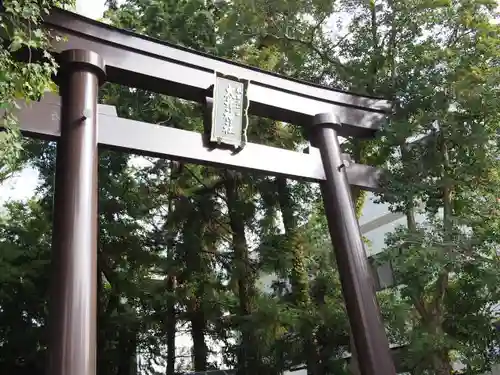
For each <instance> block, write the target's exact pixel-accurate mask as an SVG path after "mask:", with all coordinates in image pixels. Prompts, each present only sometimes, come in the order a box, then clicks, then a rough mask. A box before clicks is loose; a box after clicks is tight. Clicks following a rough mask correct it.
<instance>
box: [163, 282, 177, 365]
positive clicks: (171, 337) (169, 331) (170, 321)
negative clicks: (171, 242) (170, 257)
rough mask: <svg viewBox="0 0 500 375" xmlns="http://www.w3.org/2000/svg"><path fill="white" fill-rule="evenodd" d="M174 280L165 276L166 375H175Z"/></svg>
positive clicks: (175, 319)
mask: <svg viewBox="0 0 500 375" xmlns="http://www.w3.org/2000/svg"><path fill="white" fill-rule="evenodd" d="M175 288H176V278H175V276H173V275H168V276H167V292H168V297H167V317H166V322H165V331H166V332H165V333H166V342H167V368H166V375H175V334H176V322H177V316H176V313H175V298H174V296H173V295H174V293H175Z"/></svg>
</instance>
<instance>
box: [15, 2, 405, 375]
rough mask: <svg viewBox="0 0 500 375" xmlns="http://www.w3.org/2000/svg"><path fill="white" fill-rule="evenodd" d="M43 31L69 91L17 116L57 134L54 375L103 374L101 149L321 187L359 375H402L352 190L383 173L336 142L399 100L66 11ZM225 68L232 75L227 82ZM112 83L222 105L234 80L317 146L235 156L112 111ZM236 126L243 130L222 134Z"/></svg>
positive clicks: (38, 130) (371, 123)
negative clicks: (106, 99) (108, 99)
mask: <svg viewBox="0 0 500 375" xmlns="http://www.w3.org/2000/svg"><path fill="white" fill-rule="evenodd" d="M44 26H45V27H46V28H47V29H49V30H50V31H51V33H53V34H59V35H61V36H64V38H65V41H54V44H53V46H54V53H55V54H56V57H57V58H58V60H59V62H60V70H59V73H58V81H59V82H60V86H59V88H60V94H61V98H60V99H59V98H58V97H54V96H46V97H45V98H44V99H43V100H42V101H41V102H39V103H34V104H33V105H32V106H31V107H28V108H25V109H24V110H23V111H21V113H20V115H19V117H20V123H21V130H22V131H23V132H24V133H25V134H26V135H29V136H36V137H49V138H52V139H57V140H58V145H57V163H56V184H55V199H54V210H55V211H56V212H57V215H54V216H55V219H54V228H53V241H52V252H53V258H52V259H53V262H54V265H55V268H54V269H55V272H54V274H53V275H52V278H53V280H52V281H53V285H54V286H55V287H54V290H53V291H52V295H51V305H50V310H49V311H50V316H49V318H50V322H49V327H50V346H49V356H50V361H49V368H48V372H47V374H49V375H95V373H96V320H97V316H96V302H97V284H96V282H97V218H98V210H97V183H98V181H97V160H98V154H97V150H98V144H99V145H101V146H103V147H111V148H115V149H119V150H123V151H126V152H133V153H135V154H140V155H151V156H158V157H163V158H169V159H179V160H185V161H189V162H194V163H203V164H208V165H216V166H225V167H229V168H234V169H245V170H253V171H259V172H265V173H267V174H274V175H280V176H286V177H289V178H292V179H302V180H307V181H316V182H319V183H320V186H321V191H322V195H323V200H324V203H325V211H326V216H327V220H328V226H329V230H330V235H331V238H332V243H333V245H334V249H335V255H336V258H337V263H338V267H339V273H340V278H341V282H342V290H343V295H344V299H345V302H346V306H347V312H348V314H349V321H350V325H351V329H352V334H353V338H354V344H355V349H356V352H357V356H358V361H359V369H360V372H361V374H362V375H394V374H395V370H394V365H393V362H392V359H391V356H390V352H389V345H388V340H387V336H386V333H385V330H384V326H383V322H382V319H381V316H380V311H379V307H378V303H377V300H376V295H375V289H374V285H373V280H372V275H371V273H370V268H369V265H368V261H367V257H366V254H365V250H364V246H363V241H362V238H361V234H360V230H359V225H358V221H357V219H356V215H355V210H354V205H353V201H352V197H351V190H350V186H349V184H351V185H356V186H358V187H360V188H362V189H365V190H376V189H377V187H378V185H377V184H378V180H379V176H380V171H378V170H377V169H375V168H373V167H369V166H364V165H360V164H352V163H348V162H346V155H343V154H342V153H341V149H340V146H339V141H338V136H339V135H340V136H354V137H370V136H373V135H374V133H375V132H376V130H377V127H378V125H377V124H378V123H380V122H381V121H382V120H383V119H384V118H385V117H386V115H387V114H388V112H389V111H390V108H391V104H390V103H389V102H387V101H385V100H379V99H375V98H369V97H363V96H356V95H353V94H349V93H346V92H342V91H337V90H333V89H330V88H326V87H322V86H318V85H313V84H309V83H305V82H300V81H297V80H293V79H289V78H286V77H282V76H279V75H276V74H273V73H270V72H266V71H263V70H259V69H257V68H253V67H249V66H245V65H242V64H237V63H234V62H231V61H227V60H223V59H220V58H216V57H213V56H209V55H206V54H202V53H199V52H196V51H193V50H190V49H187V48H183V47H179V46H175V45H172V44H168V43H164V42H160V41H158V40H154V39H151V38H148V37H144V36H141V35H137V34H134V33H131V32H129V31H125V30H120V29H117V28H114V27H111V26H109V25H106V24H104V23H99V22H96V21H93V20H90V19H87V18H85V17H82V16H79V15H76V14H74V13H70V12H67V11H63V10H60V9H53V10H52V11H51V13H50V15H49V16H47V17H46V19H45V21H44ZM217 74H224V75H227V76H231V77H233V78H231V77H229V78H228V77H226V78H228V79H229V81H224V79H225V78H224V77H222V76H220V77H219V76H218V75H217ZM231 79H232V81H231ZM106 80H107V81H108V82H113V83H118V84H121V85H125V86H130V87H136V88H142V89H146V90H149V91H154V92H157V93H163V94H167V95H170V96H175V97H179V98H183V99H187V100H191V101H195V102H199V103H203V104H205V105H206V106H207V110H210V109H211V104H212V103H214V107H215V106H216V105H217V103H219V102H220V101H221V100H222V97H221V95H219V94H217V90H218V88H217V87H219V89H220V87H223V86H224V85H226V89H227V87H228V86H227V85H229V86H230V85H231V84H233V83H234V85H235V86H234V87H237V90H240V89H241V90H243V89H244V92H243V91H242V92H243V99H242V102H241V103H239V104H238V103H236V105H237V106H238V108H240V105H241V104H243V105H244V106H248V112H249V113H252V114H255V115H258V116H262V117H267V118H272V119H275V120H279V121H284V122H288V123H293V124H296V125H301V126H304V127H307V128H309V130H310V133H311V135H312V137H311V138H312V139H311V141H312V145H313V146H315V147H311V148H310V150H309V153H308V154H305V153H300V152H294V151H289V150H283V149H279V148H273V147H268V146H262V145H256V144H247V145H246V146H245V147H244V148H243V149H241V150H240V151H239V152H237V153H234V152H232V151H231V150H228V149H227V148H218V147H217V146H214V145H213V144H212V143H210V142H209V140H207V138H206V136H204V135H203V134H200V133H195V132H189V131H185V130H179V129H174V128H169V127H162V126H158V125H153V124H147V123H143V122H139V121H133V120H128V119H124V118H119V117H117V115H116V111H115V110H114V108H113V107H110V106H104V105H98V104H97V97H98V91H99V86H100V85H101V84H102V83H103V82H104V81H106ZM228 82H229V83H228ZM231 82H232V83H231ZM214 85H215V92H214V91H213V90H212V88H213V87H214ZM238 85H240V86H238ZM231 90H232V89H231ZM212 96H213V99H212ZM231 103H232V102H231ZM227 108H229V107H226V110H227ZM231 108H232V107H231ZM219 109H220V106H219ZM238 110H239V111H240V112H238V113H243V114H244V113H245V108H243V109H241V108H240V109H238ZM217 111H219V110H216V109H214V110H213V113H214V116H213V121H214V123H212V124H211V125H212V135H214V133H217V132H219V133H218V134H219V135H218V136H217V139H216V140H217V141H218V142H220V141H221V140H222V143H229V144H234V145H236V144H239V145H242V144H243V140H242V136H243V133H240V131H241V130H243V132H244V129H243V127H244V125H245V121H244V119H242V120H241V121H240V122H239V123H238V121H236V125H237V126H239V128H238V130H237V132H236V134H235V133H234V132H233V133H231V131H229V132H227V129H226V130H224V129H222V128H221V127H219V128H217V129H216V126H218V125H217V124H216V123H217V122H220V121H222V120H221V119H222V117H220V116H219V115H218V113H219V112H217ZM241 111H243V112H241ZM221 113H222V112H221ZM231 113H232V112H231ZM59 114H60V119H59ZM226 115H227V114H222V115H221V116H226ZM233 117H234V116H233ZM224 118H226V117H224ZM226 125H227V123H226ZM223 126H225V125H223ZM214 129H215V130H214ZM221 129H222V130H221ZM221 131H222V133H221ZM228 133H231V134H233V135H232V136H228V137H229V138H228V139H223V138H224V137H223V136H221V134H223V135H224V134H226V135H227V134H228ZM213 140H214V139H212V141H213Z"/></svg>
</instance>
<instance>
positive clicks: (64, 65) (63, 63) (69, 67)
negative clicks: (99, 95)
mask: <svg viewBox="0 0 500 375" xmlns="http://www.w3.org/2000/svg"><path fill="white" fill-rule="evenodd" d="M57 60H58V63H59V66H60V68H59V71H58V74H57V78H56V79H57V81H61V80H64V79H65V78H66V77H67V74H68V73H71V72H73V71H75V70H89V71H91V72H92V73H94V74H95V75H96V76H97V77H98V79H99V85H102V84H103V83H104V82H105V81H106V64H105V62H104V60H103V58H102V57H101V56H100V55H99V54H97V53H95V52H94V51H89V50H82V49H69V50H65V51H63V52H62V53H61V54H60V55H59V56H58V59H57ZM58 83H59V84H60V83H62V82H58Z"/></svg>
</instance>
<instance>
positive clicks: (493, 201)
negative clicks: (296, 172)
mask: <svg viewBox="0 0 500 375" xmlns="http://www.w3.org/2000/svg"><path fill="white" fill-rule="evenodd" d="M4 4H5V6H6V9H7V10H8V12H7V13H6V14H7V16H2V17H10V19H12V20H16V22H17V23H16V25H25V24H26V23H23V22H21V21H19V19H20V18H19V17H34V18H33V20H32V21H33V23H35V22H37V24H38V22H39V17H40V15H41V13H42V12H43V11H44V9H45V8H46V7H48V6H50V5H53V3H49V2H46V1H13V0H12V1H4ZM8 4H10V5H8ZM109 5H110V8H109V11H108V12H107V14H106V18H107V20H108V22H111V23H112V24H114V25H117V26H119V27H121V28H125V29H128V30H132V31H135V32H139V33H142V34H147V35H149V36H153V37H155V38H158V39H162V40H168V41H170V42H173V43H177V44H180V45H184V46H187V47H191V48H194V49H197V50H201V51H204V52H208V53H211V54H215V55H218V56H221V57H226V58H230V59H233V60H238V61H242V62H245V63H247V64H251V65H254V66H259V67H261V68H264V69H268V70H272V71H275V72H278V73H282V74H286V75H288V76H291V77H294V78H299V79H304V80H307V81H311V82H316V83H321V84H325V85H330V86H335V87H340V88H343V89H349V90H352V91H355V92H359V93H364V94H369V95H376V96H382V97H385V98H388V99H391V100H393V101H394V102H395V111H394V116H393V117H392V118H391V119H390V121H389V122H388V123H387V125H386V126H385V127H384V129H383V130H382V132H381V134H380V136H379V137H378V138H377V139H375V140H370V141H353V140H346V142H345V143H344V144H343V147H345V149H346V151H348V152H350V153H351V154H352V155H353V157H354V159H355V160H356V161H359V162H363V163H368V164H373V165H379V166H383V167H385V168H386V169H387V170H388V171H389V174H388V175H389V176H390V179H388V182H387V185H386V189H385V190H384V194H383V195H381V196H380V197H379V199H380V200H381V201H383V202H385V203H386V204H388V205H389V206H390V207H391V209H392V210H394V211H398V212H402V213H404V214H405V215H406V217H407V225H406V226H404V227H401V228H398V229H397V230H396V231H395V232H394V233H391V234H390V235H389V236H388V238H387V250H386V251H385V252H384V253H383V254H382V255H381V256H378V257H377V258H378V259H377V261H380V262H387V261H390V262H391V264H392V266H393V269H394V276H395V280H396V281H397V285H394V286H393V287H391V288H388V289H386V290H384V291H381V292H379V294H378V297H379V301H380V304H381V307H382V310H383V313H384V317H385V319H386V325H387V332H388V334H389V337H390V340H391V342H392V343H393V344H394V345H397V346H401V347H402V348H401V349H400V350H399V358H400V361H398V363H399V365H398V366H400V368H401V369H406V370H408V371H411V373H413V374H422V375H423V374H439V375H445V374H446V375H449V374H451V373H452V372H453V371H461V372H463V373H467V374H481V373H484V372H485V371H487V370H488V369H490V368H491V366H492V365H493V364H494V363H496V362H498V360H499V359H500V358H498V354H499V352H498V345H499V343H498V339H499V337H498V333H497V331H496V330H495V328H494V326H493V320H494V319H495V318H496V316H495V307H496V305H497V304H498V301H499V300H500V296H499V292H500V289H499V288H500V287H499V286H500V263H499V259H498V254H497V249H498V242H499V235H500V232H499V230H500V219H499V218H500V216H499V215H498V207H497V206H498V204H499V203H498V197H499V196H500V184H499V182H500V177H499V172H500V165H498V160H497V154H498V151H499V150H498V139H497V137H498V134H499V129H498V128H499V125H500V122H499V109H500V98H499V97H498V93H497V92H498V87H499V83H500V75H499V73H500V70H499V68H500V66H499V51H500V48H499V47H500V44H499V41H500V39H499V27H498V24H497V23H495V22H494V20H495V17H497V15H496V14H495V7H496V2H495V1H488V0H442V1H441V0H440V1H437V0H433V1H430V0H406V1H393V0H378V1H366V0H338V1H331V0H307V1H306V0H288V1H281V0H280V1H278V0H275V1H270V0H267V1H266V0H251V1H249V0H233V1H232V2H231V4H229V2H225V1H207V0H126V1H123V2H118V3H116V2H109ZM8 6H11V8H10V11H9V8H8ZM26 7H30V8H29V9H31V10H30V12H34V13H29V12H28V13H29V14H28V13H26V12H27V11H25V8H26ZM26 9H28V8H26ZM9 12H10V13H9ZM5 19H7V18H2V22H6V21H5ZM497 20H498V18H497ZM30 22H31V21H30ZM30 22H28V23H27V24H28V25H30ZM4 25H5V23H4V24H2V25H0V26H2V27H4V29H5V30H6V31H8V30H10V26H8V27H7V26H4ZM22 27H24V26H22ZM22 27H21V26H19V28H20V30H21V31H19V33H20V34H19V35H21V36H19V37H18V38H20V39H16V38H17V37H16V35H18V34H12V35H14V37H12V36H11V38H12V41H13V43H12V44H11V45H10V47H9V48H10V50H9V49H5V50H2V56H3V57H2V56H0V59H3V58H5V59H7V60H8V62H6V63H5V64H4V63H3V61H4V60H2V67H4V66H5V67H12V69H10V68H8V69H6V70H5V72H6V73H4V70H2V74H8V75H9V76H8V77H7V76H5V77H4V78H2V79H0V90H1V91H0V93H1V97H2V105H3V106H4V108H7V109H8V112H7V113H9V116H11V115H10V113H11V112H10V109H12V108H13V106H14V104H13V103H14V102H13V101H14V99H15V98H17V97H25V98H28V99H33V98H36V96H37V95H39V94H40V93H41V92H43V91H44V90H45V89H46V88H47V87H50V85H51V81H50V75H51V73H52V72H53V71H54V69H55V65H54V64H53V61H52V60H49V62H48V63H47V65H44V64H41V65H40V64H38V63H28V64H26V63H17V62H14V60H13V58H12V52H13V50H14V49H15V48H16V44H15V43H21V44H27V43H28V41H29V40H32V39H29V37H27V36H26V34H22V33H23V32H26V30H25V29H23V28H22ZM16 30H17V29H16ZM23 30H24V31H23ZM29 30H30V32H34V31H33V29H29ZM37 30H38V29H37ZM39 38H40V39H37V41H36V43H38V44H37V45H36V46H37V47H42V48H47V46H48V45H47V44H46V43H47V39H46V36H45V35H40V37H39ZM9 40H11V39H9ZM17 40H20V42H16V41H17ZM29 43H31V42H29ZM33 43H35V42H33ZM7 60H5V61H7ZM9 69H10V70H9ZM23 69H25V70H23ZM25 77H28V78H30V79H25ZM31 78H33V79H32V80H31ZM24 82H26V84H25V83H24ZM101 94H102V95H101V100H102V102H105V103H107V104H111V105H114V106H116V108H117V110H118V112H119V114H120V115H121V116H123V117H128V118H133V119H139V120H142V121H147V122H150V123H157V124H161V125H164V126H174V127H177V128H183V129H188V130H197V131H203V123H202V114H203V112H202V108H200V106H199V105H197V104H194V103H187V102H185V101H181V100H177V99H174V98H171V97H166V96H164V95H160V94H155V93H151V92H145V91H143V90H138V89H137V90H136V89H129V88H124V87H118V86H115V85H111V84H107V85H105V86H104V87H103V89H102V90H101ZM3 103H5V104H3ZM9 118H11V117H8V119H9ZM8 121H11V120H8ZM12 121H13V120H12ZM12 123H13V122H12ZM10 128H11V129H14V127H10ZM4 134H6V133H4ZM8 134H15V132H13V131H11V132H10V133H8ZM248 135H249V138H250V141H252V142H256V143H261V144H269V145H275V146H279V147H283V148H288V149H300V148H301V147H303V146H304V145H305V144H306V141H307V140H306V139H305V134H304V132H302V131H301V129H297V128H296V127H294V126H293V125H289V124H283V123H280V122H275V121H270V120H266V119H262V118H252V119H251V124H250V127H249V134H248ZM415 139H417V141H415ZM7 141H8V143H9V142H10V143H9V144H10V145H11V147H15V148H16V149H19V147H18V146H17V144H18V142H17V141H16V142H14V141H13V140H7ZM17 154H18V153H17ZM17 154H16V153H10V154H9V155H10V156H9V157H10V159H9V160H2V163H4V165H2V167H1V168H4V166H5V170H11V169H9V168H12V166H14V165H16V163H18V161H19V158H18V157H17ZM23 154H24V155H25V156H23V159H22V160H27V161H28V163H29V164H30V165H31V166H32V167H34V168H35V169H36V170H38V171H39V173H40V185H39V187H38V188H37V191H36V192H35V194H33V196H32V197H28V199H27V200H25V201H20V202H15V201H13V202H9V203H7V204H6V205H5V207H4V208H3V211H2V212H1V217H0V373H5V374H10V373H12V374H16V373H26V374H28V373H30V374H42V373H43V368H44V354H45V349H46V337H45V321H46V318H47V286H48V280H49V276H50V236H51V225H50V223H51V221H52V216H53V215H54V214H57V213H53V212H52V194H53V174H54V168H55V167H54V165H55V145H54V144H52V143H46V142H41V141H30V142H27V143H26V145H25V148H24V153H23ZM3 170H4V169H0V171H3ZM99 177H100V180H99V183H100V188H99V194H100V201H99V209H100V216H99V224H100V236H99V254H98V262H99V305H98V306H99V337H98V344H99V346H98V348H99V353H98V359H99V361H98V362H99V363H98V371H99V374H102V375H111V374H116V375H125V374H126V375H133V374H134V375H135V374H137V373H139V372H140V373H141V374H156V373H165V374H167V375H173V374H175V373H177V372H184V371H191V370H196V371H203V370H208V369H219V368H222V369H225V368H235V369H237V371H238V374H241V375H249V374H253V373H258V374H263V375H264V374H269V375H274V374H280V373H282V372H283V371H285V370H290V369H297V368H304V369H306V371H307V374H308V375H327V374H332V375H338V374H346V373H349V372H351V373H353V372H354V373H355V372H356V366H349V365H348V361H346V360H345V359H344V358H345V357H347V356H348V355H349V352H350V345H351V343H350V333H349V326H348V322H347V317H346V313H345V308H344V304H343V299H342V294H341V288H340V282H339V279H338V274H337V270H336V266H335V260H334V257H333V249H332V247H331V242H330V239H329V235H328V231H327V228H326V222H325V218H324V213H323V210H322V202H321V198H320V194H319V191H318V190H319V189H318V187H317V186H315V185H311V184H306V183H297V182H293V181H288V180H285V179H282V178H277V177H265V176H255V175H251V174H247V173H241V172H235V171H229V170H227V171H226V170H219V169H214V168H207V167H201V166H194V165H190V164H185V163H180V162H172V161H167V160H157V159H144V158H143V159H137V158H136V157H132V156H130V155H125V154H119V153H116V152H110V151H106V152H104V151H103V152H102V153H101V155H100V170H99ZM353 195H354V198H355V199H356V201H357V204H358V209H359V210H358V211H359V212H361V211H362V204H363V202H364V200H365V196H364V195H363V194H362V193H361V192H359V191H353ZM359 360H362V359H359ZM457 361H460V362H461V364H462V366H461V368H460V369H458V368H455V369H452V364H453V363H457Z"/></svg>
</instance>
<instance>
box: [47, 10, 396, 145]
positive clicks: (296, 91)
mask: <svg viewBox="0 0 500 375" xmlns="http://www.w3.org/2000/svg"><path fill="white" fill-rule="evenodd" d="M44 25H45V27H46V28H48V29H49V30H51V31H52V34H55V35H60V36H64V39H63V40H60V41H56V40H54V42H53V46H54V49H55V52H56V53H57V52H62V51H63V50H66V49H82V50H91V51H94V52H96V53H98V54H99V55H100V56H101V57H102V58H103V59H104V61H105V63H106V71H107V75H108V77H107V79H108V81H110V82H114V83H118V84H121V85H126V86H131V87H136V88H142V89H145V90H149V91H153V92H158V93H164V94H167V95H171V96H176V97H179V98H183V99H187V100H192V101H196V102H200V103H203V102H204V100H205V98H206V96H207V95H210V93H209V92H208V91H207V90H208V89H209V88H210V87H211V86H212V85H213V84H214V81H215V73H216V72H219V73H222V74H225V75H231V76H235V77H237V78H239V79H245V80H249V81H250V85H249V89H248V97H249V99H250V107H249V113H250V114H254V115H258V116H262V117H267V118H272V119H275V120H279V121H284V122H289V123H293V124H296V125H303V126H309V125H311V124H312V118H313V117H314V116H315V115H316V114H318V113H325V112H334V113H335V115H336V116H337V118H338V119H339V120H340V122H341V124H338V128H337V131H338V134H339V135H341V136H360V137H367V136H368V137H369V136H372V135H373V134H374V132H375V131H376V130H377V128H378V126H379V124H380V122H381V121H383V120H384V119H385V117H386V116H387V114H388V113H389V112H390V110H391V103H390V102H388V101H386V100H382V99H376V98H370V97H366V96H359V95H354V94H350V93H347V92H344V91H340V90H335V89H332V88H327V87H324V86H319V85H314V84H310V83H306V82H301V81H298V80H294V79H290V78H287V77H283V76H280V75H277V74H274V73H271V72H267V71H263V70H260V69H257V68H254V67H249V66H245V65H243V64H240V63H235V62H232V61H229V60H224V59H221V58H217V57H214V56H210V55H207V54H204V53H200V52H198V51H194V50H192V49H188V48H185V47H180V46H176V45H173V44H169V43H166V42H162V41H158V40H155V39H152V38H149V37H146V36H142V35H139V34H136V33H133V32H130V31H126V30H122V29H118V28H115V27H112V26H110V25H107V24H105V23H101V22H97V21H94V20H92V19H89V18H86V17H83V16H80V15H77V14H75V13H72V12H68V11H64V10H61V9H57V8H55V9H53V10H52V11H51V13H50V14H49V15H48V16H47V17H46V18H45V20H44Z"/></svg>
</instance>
